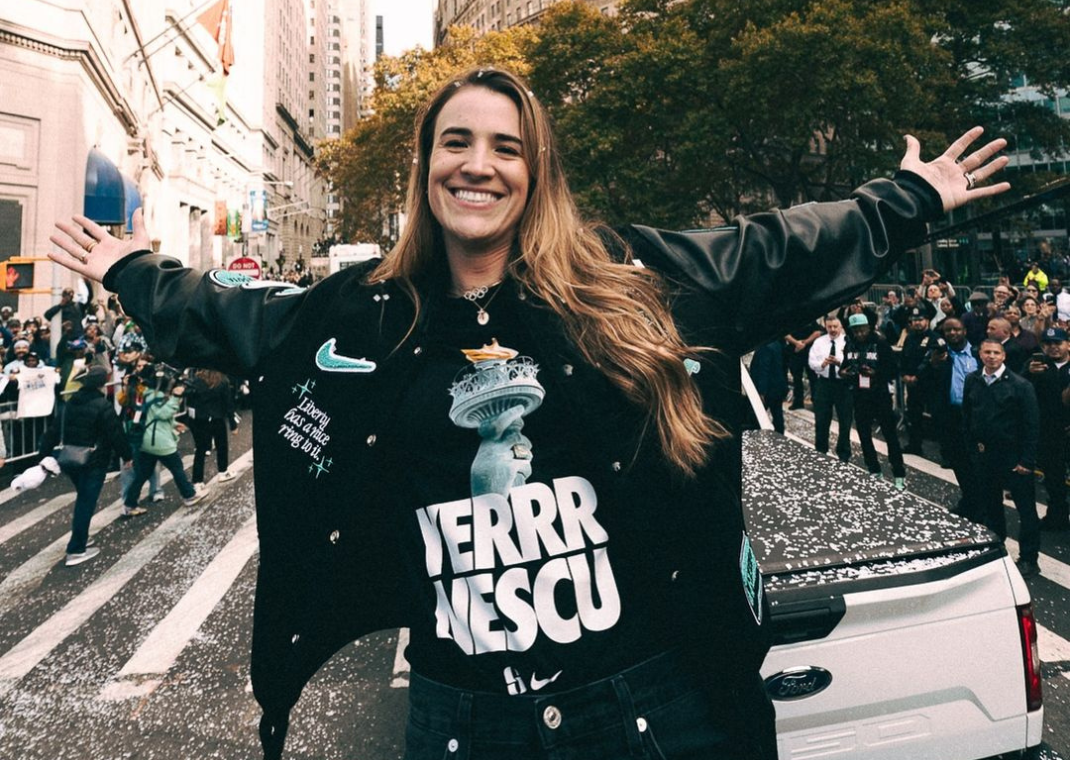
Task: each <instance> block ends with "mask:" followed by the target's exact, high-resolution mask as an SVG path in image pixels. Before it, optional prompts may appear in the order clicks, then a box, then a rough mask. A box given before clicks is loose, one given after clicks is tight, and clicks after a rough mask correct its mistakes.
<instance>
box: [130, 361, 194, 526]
mask: <svg viewBox="0 0 1070 760" xmlns="http://www.w3.org/2000/svg"><path fill="white" fill-rule="evenodd" d="M185 389H186V386H185V385H183V384H182V383H181V382H178V381H172V380H170V379H166V378H165V379H164V382H163V385H161V386H160V387H159V388H153V389H150V390H149V391H148V392H147V393H146V394H145V402H144V404H142V406H141V410H140V411H141V414H142V417H141V420H140V424H141V426H142V429H141V430H140V435H141V445H140V447H138V449H137V451H136V452H135V453H134V479H133V480H132V481H131V483H130V485H129V487H127V489H126V490H125V491H124V493H123V511H122V513H121V514H120V515H119V519H120V520H129V519H130V518H132V517H137V516H139V515H143V514H145V513H146V512H147V511H148V510H146V509H144V508H143V507H139V506H138V505H137V500H138V496H139V495H140V493H141V487H142V486H143V485H145V481H146V480H148V478H149V474H150V473H151V472H152V470H153V468H155V467H156V464H157V462H159V463H160V464H162V465H163V466H164V467H166V468H167V469H168V471H169V472H170V473H171V477H172V478H173V479H174V483H175V486H176V487H177V488H178V492H179V494H181V496H182V503H183V504H184V505H185V506H187V507H192V506H193V505H194V504H197V503H198V502H199V501H201V499H203V498H204V493H203V492H198V491H197V490H196V489H195V488H194V487H193V484H192V483H190V482H189V478H187V477H186V472H185V470H184V469H183V467H182V457H181V456H179V453H178V435H179V429H178V423H177V422H176V421H175V415H176V414H177V413H178V410H179V406H180V405H181V398H182V395H183V393H184V392H185Z"/></svg>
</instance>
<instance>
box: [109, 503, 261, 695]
mask: <svg viewBox="0 0 1070 760" xmlns="http://www.w3.org/2000/svg"><path fill="white" fill-rule="evenodd" d="M257 546H258V544H257V533H256V515H255V514H254V515H253V516H251V517H250V518H249V519H248V520H246V521H245V523H244V524H243V525H242V526H241V528H239V529H238V532H237V533H236V534H235V535H234V537H233V538H232V539H231V540H230V542H229V543H228V544H227V545H226V546H225V547H223V549H221V550H220V552H219V553H218V554H217V555H216V556H215V558H214V559H213V560H212V561H211V562H210V563H209V564H208V566H207V567H206V568H205V569H204V572H202V573H201V575H200V577H199V578H198V579H197V580H196V581H195V582H194V584H193V585H192V586H191V587H190V589H189V591H187V592H186V593H185V595H184V596H183V597H182V598H181V599H180V600H179V601H178V603H177V604H176V605H175V606H174V607H172V608H171V611H170V612H169V613H168V614H167V616H166V617H165V618H164V619H163V620H161V621H160V622H159V623H158V624H157V625H156V627H155V628H153V629H152V633H150V634H149V636H148V638H146V639H145V641H144V642H142V644H141V646H140V647H138V650H137V651H136V652H135V653H134V656H133V657H131V658H130V659H129V660H127V662H126V664H125V665H124V666H123V667H122V669H121V670H120V671H119V672H118V673H117V674H116V675H115V680H114V681H112V682H111V683H109V684H107V685H106V686H105V687H104V689H103V690H102V691H101V693H100V695H99V698H100V699H102V700H122V699H128V698H130V697H137V696H143V695H145V694H147V693H150V692H151V691H153V690H154V689H155V688H156V687H157V686H159V685H160V683H162V681H163V676H164V675H165V674H166V673H167V672H168V671H169V670H170V669H171V667H172V666H173V665H174V664H175V661H176V660H178V656H179V655H180V654H181V653H182V650H183V649H184V648H185V647H186V644H188V643H189V641H190V640H191V639H192V638H193V636H194V635H195V634H196V633H197V631H198V629H200V627H201V625H202V624H203V623H204V621H205V620H206V619H207V618H208V616H209V615H210V614H211V612H212V610H214V609H215V607H216V605H217V604H218V603H219V602H220V600H221V599H222V598H223V596H224V595H225V594H226V592H227V591H228V590H229V589H230V587H231V586H232V585H233V583H234V581H235V580H237V578H238V575H239V574H240V573H241V572H242V570H243V569H245V566H246V564H247V563H248V561H249V558H250V557H252V556H253V554H255V553H256V550H257Z"/></svg>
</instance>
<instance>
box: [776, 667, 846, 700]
mask: <svg viewBox="0 0 1070 760" xmlns="http://www.w3.org/2000/svg"><path fill="white" fill-rule="evenodd" d="M830 683H832V673H829V672H828V671H827V670H825V669H824V668H819V667H817V666H815V665H803V666H801V667H797V668H788V669H787V670H782V671H780V672H779V673H777V674H776V675H775V676H769V677H768V678H767V679H765V692H766V693H767V694H768V695H769V698H770V699H777V700H780V701H781V702H787V701H790V700H793V699H806V698H807V697H812V696H814V695H815V694H818V693H820V692H822V691H824V690H825V689H827V688H828V687H829V684H830Z"/></svg>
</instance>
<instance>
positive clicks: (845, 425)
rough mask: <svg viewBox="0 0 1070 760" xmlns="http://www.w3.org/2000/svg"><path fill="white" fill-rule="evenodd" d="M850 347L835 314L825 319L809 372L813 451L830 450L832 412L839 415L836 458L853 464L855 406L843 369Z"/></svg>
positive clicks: (825, 452)
mask: <svg viewBox="0 0 1070 760" xmlns="http://www.w3.org/2000/svg"><path fill="white" fill-rule="evenodd" d="M846 348H847V336H846V335H845V334H844V331H843V323H842V322H841V321H840V318H839V317H838V316H836V315H835V314H829V315H828V316H827V317H825V334H824V335H822V336H821V337H820V338H818V339H817V340H815V341H814V344H813V345H812V346H811V347H810V369H811V370H813V372H814V383H815V384H814V448H815V449H816V450H817V451H819V452H821V453H822V454H827V453H828V450H829V431H830V429H831V428H832V413H833V411H835V412H836V428H837V433H836V456H837V457H838V458H839V460H840V461H841V462H849V461H851V421H852V420H853V419H854V407H853V403H852V400H851V394H850V390H849V389H848V384H847V382H846V381H845V380H844V379H843V378H842V377H841V376H840V368H841V367H842V366H843V359H844V355H845V351H846Z"/></svg>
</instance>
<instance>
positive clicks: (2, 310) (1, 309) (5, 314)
mask: <svg viewBox="0 0 1070 760" xmlns="http://www.w3.org/2000/svg"><path fill="white" fill-rule="evenodd" d="M14 315H15V313H14V311H13V310H12V309H11V307H10V306H0V338H3V341H4V345H5V346H10V345H11V344H12V343H14V342H15V336H14V335H12V334H11V332H10V331H9V330H8V329H7V321H8V320H9V319H11V317H13V316H14Z"/></svg>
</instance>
